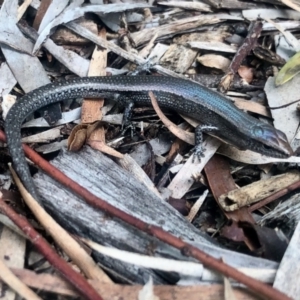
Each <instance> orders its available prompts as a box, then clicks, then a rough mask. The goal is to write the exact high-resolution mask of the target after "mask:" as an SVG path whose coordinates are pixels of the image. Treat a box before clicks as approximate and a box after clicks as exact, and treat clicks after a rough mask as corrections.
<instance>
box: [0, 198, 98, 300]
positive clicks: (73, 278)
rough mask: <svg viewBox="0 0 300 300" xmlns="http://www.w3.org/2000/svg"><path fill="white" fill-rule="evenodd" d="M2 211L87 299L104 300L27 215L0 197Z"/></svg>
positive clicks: (0, 209)
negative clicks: (33, 224) (31, 222)
mask: <svg viewBox="0 0 300 300" xmlns="http://www.w3.org/2000/svg"><path fill="white" fill-rule="evenodd" d="M0 211H1V212H2V213H4V214H6V215H7V216H8V217H9V218H10V219H11V220H12V221H13V222H14V223H15V224H16V225H17V226H18V227H19V228H20V229H21V230H22V231H23V232H24V233H25V235H26V236H27V237H28V238H29V239H30V241H31V242H32V243H33V245H34V246H35V247H36V248H37V249H38V250H39V251H40V252H41V253H42V254H43V255H44V257H45V258H46V259H47V260H48V261H49V262H50V263H51V264H52V266H53V267H54V268H56V269H57V270H58V271H59V272H60V273H61V274H62V275H63V276H64V277H65V278H66V279H67V280H68V281H69V282H70V283H71V284H72V285H73V286H74V287H75V288H76V289H77V290H78V291H79V292H80V294H81V295H83V296H84V298H85V299H90V300H102V297H101V296H100V295H99V294H98V293H97V292H96V291H95V290H94V288H93V287H92V286H91V285H90V284H89V283H88V282H87V281H86V280H85V279H84V278H83V277H82V275H80V274H79V273H77V272H76V271H75V270H73V269H72V268H71V266H70V265H68V263H67V262H66V261H64V260H63V259H62V258H61V257H60V256H59V255H58V254H57V253H56V252H54V250H53V249H52V247H51V246H50V245H49V243H48V242H47V241H46V240H45V239H44V238H43V237H42V236H41V235H40V234H39V233H38V232H37V231H36V230H35V229H34V228H33V227H32V226H31V224H30V223H29V222H28V221H27V219H25V217H23V216H21V215H19V214H17V213H16V212H15V211H14V210H13V209H12V208H11V207H10V206H8V205H7V204H6V203H5V202H4V201H3V199H2V198H0Z"/></svg>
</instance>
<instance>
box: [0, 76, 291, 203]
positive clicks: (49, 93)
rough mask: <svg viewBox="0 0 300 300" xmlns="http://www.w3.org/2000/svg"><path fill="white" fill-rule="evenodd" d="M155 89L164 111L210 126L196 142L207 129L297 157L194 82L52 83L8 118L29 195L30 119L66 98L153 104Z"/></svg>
mask: <svg viewBox="0 0 300 300" xmlns="http://www.w3.org/2000/svg"><path fill="white" fill-rule="evenodd" d="M149 91H153V92H154V94H155V95H156V96H157V100H158V103H159V105H160V106H161V107H163V108H168V109H171V110H174V111H176V112H179V113H182V114H186V115H188V116H190V117H192V118H194V119H196V120H198V121H201V122H202V123H204V124H205V125H207V126H206V127H199V128H198V136H200V138H198V140H197V137H196V143H197V142H199V139H201V129H203V128H204V131H205V130H206V129H208V130H206V131H209V133H211V134H213V135H214V136H217V137H219V138H220V139H222V140H224V141H226V142H228V143H230V144H232V145H234V146H236V147H237V148H239V149H242V150H246V149H249V150H253V151H256V152H259V153H261V154H264V155H267V156H271V157H288V156H290V155H292V149H291V147H290V145H289V143H288V141H287V138H286V135H285V134H284V133H283V132H281V131H279V130H276V129H275V128H274V127H272V126H270V125H268V124H265V123H263V122H261V121H260V120H258V119H256V118H254V117H252V116H250V115H248V114H246V113H244V112H243V111H241V110H239V109H238V108H237V107H236V106H234V105H233V103H232V102H231V101H230V100H228V99H227V98H226V97H224V96H222V95H221V94H219V93H217V92H214V91H212V90H210V89H207V88H205V87H203V86H201V85H199V84H197V83H194V82H192V81H189V80H184V79H177V78H173V77H162V76H150V75H149V76H112V77H86V78H76V79H72V80H68V81H62V82H57V83H52V84H48V85H46V86H44V87H41V88H38V89H37V90H34V91H32V92H30V93H28V94H27V95H25V96H24V97H22V99H20V101H18V102H16V103H15V104H14V105H13V106H12V108H11V109H10V110H9V112H8V114H7V117H6V120H5V132H6V136H7V144H8V148H9V151H10V154H11V157H12V161H13V165H14V168H15V170H16V172H17V173H18V175H19V177H20V178H21V180H22V182H23V184H24V185H25V187H26V189H27V190H28V191H29V193H31V194H32V196H33V197H35V198H36V199H37V200H39V197H38V193H37V191H36V187H35V185H34V183H33V180H32V177H31V175H30V171H29V168H28V165H27V163H26V160H25V155H24V152H23V150H22V145H21V125H22V123H23V121H24V120H25V118H26V117H27V116H29V115H30V114H32V113H33V112H34V111H36V110H38V109H40V108H42V107H43V106H46V105H49V104H52V103H56V102H59V101H62V100H67V99H72V98H80V97H86V98H99V97H103V95H105V93H118V94H121V95H123V96H122V97H126V98H127V99H129V98H130V99H131V101H133V102H134V104H138V105H146V106H149V105H151V102H150V99H149V98H148V92H149ZM124 95H125V96H124ZM122 97H121V98H122ZM123 99H124V98H123ZM126 101H127V100H126ZM202 131H203V130H202ZM196 132H197V129H196Z"/></svg>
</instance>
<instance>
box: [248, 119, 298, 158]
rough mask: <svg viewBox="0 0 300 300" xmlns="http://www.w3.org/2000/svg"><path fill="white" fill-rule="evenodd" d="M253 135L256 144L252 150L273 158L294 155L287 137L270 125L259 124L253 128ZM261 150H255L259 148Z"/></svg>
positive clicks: (253, 144)
mask: <svg viewBox="0 0 300 300" xmlns="http://www.w3.org/2000/svg"><path fill="white" fill-rule="evenodd" d="M251 134H252V138H253V140H255V143H252V145H251V146H252V147H251V148H252V150H254V151H257V152H260V153H262V154H265V155H268V156H271V157H278V158H283V157H289V156H291V155H293V149H292V148H291V146H290V144H289V142H288V140H287V137H286V135H285V134H284V133H283V132H282V131H280V130H277V129H275V128H274V127H272V126H271V125H269V124H264V123H263V124H259V125H255V126H253V127H252V128H251ZM258 147H259V149H257V150H256V149H255V148H258Z"/></svg>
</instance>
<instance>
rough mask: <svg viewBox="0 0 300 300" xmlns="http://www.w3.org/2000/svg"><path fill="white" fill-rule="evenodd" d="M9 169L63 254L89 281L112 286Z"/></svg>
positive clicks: (24, 196) (106, 277)
mask: <svg viewBox="0 0 300 300" xmlns="http://www.w3.org/2000/svg"><path fill="white" fill-rule="evenodd" d="M9 168H10V171H11V173H12V175H13V177H14V181H15V183H16V185H17V186H18V188H19V191H20V193H21V194H22V196H23V198H24V201H25V202H26V204H27V206H28V207H29V208H30V210H31V211H32V213H33V214H34V215H35V217H36V218H37V220H38V221H39V222H40V223H41V225H42V226H43V227H44V228H45V229H46V230H47V232H48V233H49V234H50V235H51V236H52V237H53V239H54V240H55V241H56V243H57V244H58V245H59V246H60V247H61V248H62V249H63V250H64V251H65V253H66V254H67V255H68V256H69V257H70V258H71V259H72V260H73V262H74V263H75V264H76V265H77V266H78V267H79V268H80V269H81V270H82V271H83V272H84V274H85V275H86V276H87V277H88V278H89V279H97V280H100V281H102V282H106V283H110V284H112V281H111V280H110V278H109V277H108V276H107V275H106V274H105V273H104V272H103V271H102V270H101V269H100V268H98V266H97V265H96V263H95V262H94V261H93V259H92V258H91V257H90V256H89V255H88V254H87V253H86V252H85V251H84V250H83V248H82V247H81V246H80V245H79V244H78V243H77V242H76V241H75V240H74V239H73V238H72V237H71V236H70V235H69V234H68V233H67V232H66V231H65V230H64V229H63V228H62V227H61V226H60V225H58V224H57V223H56V222H55V221H54V219H53V218H52V217H51V216H50V215H49V214H48V213H47V212H46V211H45V210H44V209H43V208H42V207H41V206H40V205H39V204H38V202H37V201H36V200H35V199H34V198H33V197H32V196H31V195H30V194H29V193H28V192H27V191H26V189H25V187H24V186H23V184H22V183H21V181H20V179H19V178H18V177H17V175H16V173H15V171H14V170H13V168H12V167H11V165H10V166H9Z"/></svg>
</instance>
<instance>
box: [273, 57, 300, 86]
mask: <svg viewBox="0 0 300 300" xmlns="http://www.w3.org/2000/svg"><path fill="white" fill-rule="evenodd" d="M299 72H300V52H298V53H296V54H295V55H294V56H293V57H292V58H291V59H290V60H289V61H288V62H287V63H286V64H285V65H284V66H283V67H282V69H281V70H280V71H279V73H278V74H277V76H276V79H275V84H276V85H277V86H279V85H282V84H284V83H286V82H288V81H289V80H291V79H292V78H293V77H294V76H296V75H297V74H298V73H299Z"/></svg>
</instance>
